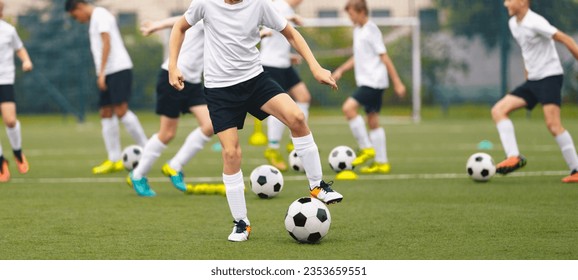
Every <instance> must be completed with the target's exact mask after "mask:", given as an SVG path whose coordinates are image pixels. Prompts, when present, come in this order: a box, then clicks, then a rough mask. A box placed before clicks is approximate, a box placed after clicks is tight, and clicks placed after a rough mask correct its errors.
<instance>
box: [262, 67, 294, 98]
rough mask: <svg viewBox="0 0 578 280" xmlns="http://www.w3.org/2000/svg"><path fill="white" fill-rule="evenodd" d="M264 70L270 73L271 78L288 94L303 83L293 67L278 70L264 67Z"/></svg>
mask: <svg viewBox="0 0 578 280" xmlns="http://www.w3.org/2000/svg"><path fill="white" fill-rule="evenodd" d="M263 70H265V72H267V73H269V75H270V76H271V78H272V79H273V80H274V81H275V82H277V83H278V84H279V85H280V86H281V88H283V89H284V90H285V91H286V92H288V91H289V90H291V89H292V88H293V87H294V86H296V85H297V84H298V83H300V82H301V78H299V75H298V74H297V71H295V69H294V68H293V67H289V68H276V67H268V66H263Z"/></svg>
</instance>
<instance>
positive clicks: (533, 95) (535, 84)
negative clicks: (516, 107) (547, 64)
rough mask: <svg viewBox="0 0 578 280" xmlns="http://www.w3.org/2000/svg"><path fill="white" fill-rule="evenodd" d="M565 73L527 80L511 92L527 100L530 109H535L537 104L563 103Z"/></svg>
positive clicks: (527, 106)
mask: <svg viewBox="0 0 578 280" xmlns="http://www.w3.org/2000/svg"><path fill="white" fill-rule="evenodd" d="M563 82H564V76H563V75H557V76H550V77H546V78H544V79H541V80H537V81H526V82H525V83H524V84H522V85H521V86H519V87H517V88H516V89H514V90H513V91H512V92H511V93H510V94H512V95H514V96H518V97H520V98H522V99H524V101H526V104H527V105H526V108H527V109H528V110H532V109H534V107H535V106H536V104H538V103H541V104H542V105H545V104H556V105H558V107H560V106H561V104H562V83H563Z"/></svg>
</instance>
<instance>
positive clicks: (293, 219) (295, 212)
mask: <svg viewBox="0 0 578 280" xmlns="http://www.w3.org/2000/svg"><path fill="white" fill-rule="evenodd" d="M330 225H331V214H329V209H327V206H325V204H323V202H321V201H319V200H318V199H315V198H311V197H302V198H299V199H297V200H295V201H294V202H293V203H291V205H290V206H289V209H288V210H287V215H285V229H287V232H289V235H291V237H293V239H295V240H297V241H298V242H301V243H316V242H319V241H320V240H321V238H323V237H324V236H325V235H326V234H327V232H328V231H329V226H330Z"/></svg>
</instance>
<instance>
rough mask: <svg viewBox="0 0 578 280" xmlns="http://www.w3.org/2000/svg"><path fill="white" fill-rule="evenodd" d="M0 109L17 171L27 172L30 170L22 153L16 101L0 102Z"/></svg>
mask: <svg viewBox="0 0 578 280" xmlns="http://www.w3.org/2000/svg"><path fill="white" fill-rule="evenodd" d="M0 110H1V111H2V118H3V120H4V124H5V125H6V134H7V135H8V140H9V141H10V146H11V147H12V151H13V153H14V157H15V158H16V165H17V166H18V172H20V173H21V174H24V173H27V172H28V170H30V167H29V165H28V160H27V159H26V157H25V156H24V154H22V133H21V130H20V122H19V121H18V119H17V118H16V103H14V102H2V104H1V105H0Z"/></svg>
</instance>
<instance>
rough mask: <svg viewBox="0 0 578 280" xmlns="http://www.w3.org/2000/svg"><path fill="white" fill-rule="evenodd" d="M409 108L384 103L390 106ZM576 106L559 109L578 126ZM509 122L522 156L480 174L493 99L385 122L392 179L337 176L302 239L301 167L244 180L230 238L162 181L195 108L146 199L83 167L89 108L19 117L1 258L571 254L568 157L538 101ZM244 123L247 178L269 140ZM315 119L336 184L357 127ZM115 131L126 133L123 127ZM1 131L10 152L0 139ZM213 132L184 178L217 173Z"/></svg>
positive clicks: (151, 121) (217, 204) (577, 207)
mask: <svg viewBox="0 0 578 280" xmlns="http://www.w3.org/2000/svg"><path fill="white" fill-rule="evenodd" d="M406 111H407V110H405V109H391V110H388V109H387V108H386V112H385V115H388V112H389V113H390V115H391V114H394V115H395V114H398V112H401V113H400V114H405V112H406ZM391 112H393V113H391ZM577 112H578V108H576V107H568V108H564V114H565V115H564V118H565V120H566V122H565V123H564V124H565V125H566V127H567V128H568V130H569V131H570V132H571V133H574V134H575V135H578V124H577V123H576V122H573V121H572V120H573V119H575V116H576V113H577ZM139 116H140V118H141V121H142V122H143V124H144V126H145V130H146V132H147V133H148V134H151V133H153V132H154V131H155V130H156V129H158V119H157V117H156V116H154V115H152V114H150V113H144V112H141V113H139ZM513 118H514V123H515V125H516V132H517V135H518V140H519V144H520V149H521V151H522V152H523V153H524V154H525V155H526V156H527V158H528V161H529V163H528V166H527V167H525V168H524V169H522V170H521V171H520V172H517V173H514V174H512V176H507V177H502V176H496V177H495V178H493V179H492V180H491V181H490V182H488V183H475V182H473V181H471V180H469V179H468V178H467V177H466V176H465V162H466V160H467V158H468V156H469V155H470V154H472V153H474V152H476V151H477V150H476V144H477V143H478V142H479V141H481V140H484V139H487V140H490V141H492V142H493V143H494V145H495V148H494V149H493V150H491V151H488V153H490V154H491V155H492V156H493V157H494V159H495V160H496V161H497V160H501V159H502V158H503V152H502V150H501V145H500V144H499V138H498V134H497V132H496V130H495V127H494V125H493V124H492V122H491V120H490V118H489V108H487V107H475V106H468V107H462V108H452V109H451V110H450V112H449V114H448V115H447V116H444V115H443V114H441V110H439V109H428V108H425V109H424V120H423V121H422V122H421V123H420V124H412V123H409V122H394V121H391V119H390V118H384V120H385V122H384V123H385V128H386V132H387V141H388V150H389V158H390V161H391V163H392V167H393V170H392V173H391V175H385V176H361V179H360V180H357V181H345V182H344V181H338V182H336V183H335V185H334V187H335V189H337V190H338V191H340V192H341V193H342V194H343V195H344V196H345V198H344V200H343V202H342V203H341V204H339V205H331V206H329V208H330V211H331V216H332V219H333V220H332V224H331V229H330V231H329V234H328V235H327V236H326V237H325V238H324V239H323V240H322V242H321V243H320V244H315V245H304V244H298V243H296V242H294V241H293V239H291V238H290V237H289V235H288V234H287V233H286V231H285V228H284V224H283V220H284V215H285V211H286V210H287V207H288V206H289V204H290V203H291V202H292V201H293V200H295V199H297V198H299V197H301V196H306V195H307V187H306V180H305V178H304V177H303V176H302V175H300V174H296V173H291V172H290V173H286V174H285V176H286V182H285V186H284V189H283V192H282V193H281V194H280V195H279V196H278V197H276V198H274V199H270V200H261V199H259V198H257V197H256V196H255V195H254V194H253V193H252V192H251V191H250V190H247V192H246V198H247V205H248V211H249V217H250V219H251V223H252V226H253V233H252V235H251V240H249V241H248V242H244V243H231V242H228V241H227V240H226V238H227V235H228V234H229V233H230V230H231V227H232V223H231V221H232V218H231V215H230V212H229V208H228V206H227V202H226V199H225V198H224V197H222V196H217V195H212V196H209V195H205V196H202V195H183V194H181V193H179V192H178V191H176V190H174V189H173V188H172V186H171V185H170V183H169V182H168V181H167V180H166V179H165V178H162V176H161V174H160V166H161V165H162V164H163V163H164V162H165V161H166V160H167V159H169V158H170V157H171V156H172V155H174V153H175V152H176V151H177V149H178V147H179V144H180V143H182V141H183V140H184V138H185V136H186V134H187V132H188V131H191V130H192V129H193V128H194V127H195V125H196V124H195V122H194V120H193V119H192V118H191V117H190V116H187V117H186V118H184V119H183V121H182V123H181V125H180V127H179V130H180V133H179V135H178V138H177V139H175V141H174V142H173V143H172V144H171V145H170V146H169V148H168V149H167V150H166V151H165V153H164V154H163V156H162V157H161V159H160V160H159V161H158V162H157V163H156V164H155V166H154V168H153V170H152V172H151V174H150V177H151V181H152V186H153V188H154V189H155V191H156V192H157V194H158V196H157V197H155V198H152V199H151V198H139V197H137V196H136V195H135V194H134V192H133V191H132V190H131V189H130V188H128V187H127V185H126V184H125V183H124V176H125V175H126V174H113V175H104V176H94V175H91V174H90V168H91V166H93V165H95V164H98V163H99V162H100V161H102V160H104V158H105V152H104V145H103V143H102V139H101V136H100V124H99V121H98V118H97V117H96V116H95V115H91V116H89V118H88V121H87V122H86V123H85V124H76V123H75V122H74V121H73V120H72V119H66V118H61V117H55V116H22V117H21V118H20V120H21V123H22V127H23V137H24V151H25V153H26V154H27V156H28V159H29V161H30V163H31V171H30V173H29V174H26V175H20V174H18V173H17V172H16V170H15V168H14V165H11V167H12V169H11V171H12V173H13V177H12V181H11V182H9V183H5V184H2V185H0V248H1V249H0V259H168V260H173V259H193V260H194V259H217V260H222V259H378V260H389V259H574V260H575V259H578V243H577V242H576V240H578V220H577V219H576V213H577V212H578V203H577V202H578V186H576V185H566V184H562V183H561V182H560V179H561V178H562V177H563V176H564V174H565V173H566V169H567V167H566V166H565V163H564V160H563V159H562V156H561V153H560V150H559V148H558V146H557V144H556V142H555V141H554V140H553V138H552V137H551V136H550V135H549V134H548V132H547V130H546V128H545V126H544V123H543V120H542V118H541V116H540V113H539V111H535V112H534V115H533V116H532V118H529V119H528V118H526V116H525V114H524V113H523V112H520V113H518V114H516V115H514V117H513ZM251 124H252V123H251V122H248V123H247V126H246V129H245V130H243V131H242V135H241V139H242V141H243V143H242V145H243V153H244V159H243V171H244V174H245V176H246V178H247V177H248V175H249V174H250V172H251V170H252V169H253V168H254V167H256V166H257V165H260V164H264V163H265V161H264V159H263V158H262V156H261V155H262V151H263V148H262V147H253V146H249V145H247V139H248V137H249V135H250V132H251V130H252V125H251ZM311 127H312V130H313V131H314V136H315V139H316V142H317V144H318V146H319V149H320V153H321V159H322V161H323V167H324V172H325V177H326V179H327V180H332V179H333V177H334V176H335V173H333V172H332V171H330V170H329V166H328V164H327V154H328V153H329V151H330V150H331V149H332V148H333V147H335V146H337V145H349V146H352V147H354V146H355V145H354V140H353V137H352V136H351V133H350V132H349V128H348V125H347V123H346V122H345V121H343V118H342V117H341V116H340V115H339V112H338V111H331V110H314V111H313V112H312V118H311ZM122 137H123V143H124V145H125V146H126V145H128V144H129V143H131V141H130V138H129V136H128V135H127V134H126V133H125V132H124V131H123V136H122ZM0 139H1V142H2V144H3V148H4V151H5V154H6V155H7V158H8V159H9V160H11V159H12V157H11V155H10V152H9V151H10V148H9V145H8V139H7V138H6V136H5V134H3V133H2V135H1V136H0ZM575 139H576V138H575ZM577 140H578V139H577ZM215 141H216V139H213V140H212V141H211V142H210V143H209V145H208V146H207V149H205V150H203V151H202V152H201V153H200V154H198V156H197V157H196V158H194V159H193V161H192V162H191V163H190V164H189V165H188V166H187V167H186V169H185V173H186V174H187V181H188V182H191V183H195V182H196V181H195V178H200V179H202V180H203V181H207V180H208V181H213V182H219V181H220V174H221V159H220V154H219V153H216V152H213V151H211V149H210V145H211V144H213V143H214V142H215ZM285 141H287V140H285ZM546 171H551V172H550V173H544V172H546ZM515 175H517V176H515Z"/></svg>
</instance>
